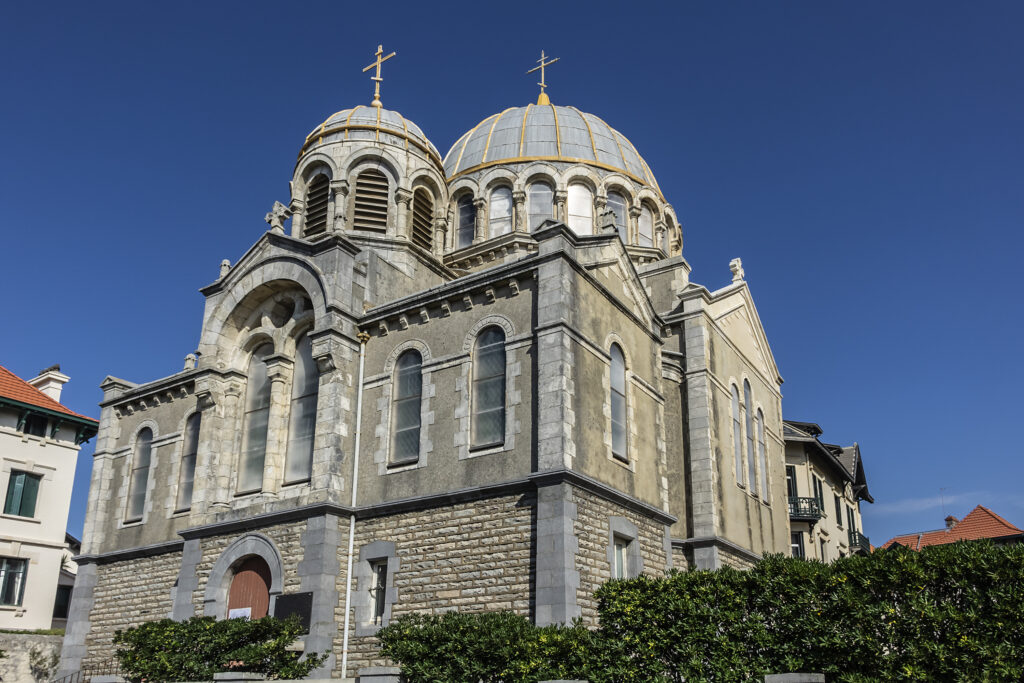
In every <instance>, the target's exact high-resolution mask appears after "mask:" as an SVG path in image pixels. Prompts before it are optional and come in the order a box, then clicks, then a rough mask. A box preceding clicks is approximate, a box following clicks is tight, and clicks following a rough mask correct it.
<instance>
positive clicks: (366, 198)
mask: <svg viewBox="0 0 1024 683" xmlns="http://www.w3.org/2000/svg"><path fill="white" fill-rule="evenodd" d="M352 227H354V228H355V229H356V230H372V231H374V232H384V231H385V230H387V228H388V177H387V176H386V175H384V174H383V173H381V172H380V171H377V170H372V169H371V170H369V171H363V172H362V173H360V174H359V176H358V177H356V203H355V211H354V213H353V217H352Z"/></svg>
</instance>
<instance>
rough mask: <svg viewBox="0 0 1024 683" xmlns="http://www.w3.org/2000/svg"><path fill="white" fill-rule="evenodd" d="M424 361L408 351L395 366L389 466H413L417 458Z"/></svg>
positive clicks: (413, 352) (418, 354)
mask: <svg viewBox="0 0 1024 683" xmlns="http://www.w3.org/2000/svg"><path fill="white" fill-rule="evenodd" d="M422 370H423V357H422V356H421V355H420V352H419V351H416V350H413V349H410V350H408V351H406V352H404V353H403V354H402V355H401V356H399V357H398V362H397V363H395V388H394V398H393V400H392V405H391V408H392V412H393V416H392V418H391V424H392V429H393V430H394V439H393V440H392V446H391V453H392V455H391V462H392V463H407V462H413V461H415V460H417V459H418V458H419V457H420V399H421V395H422V392H423V376H422Z"/></svg>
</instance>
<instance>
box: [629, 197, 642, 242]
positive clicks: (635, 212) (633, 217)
mask: <svg viewBox="0 0 1024 683" xmlns="http://www.w3.org/2000/svg"><path fill="white" fill-rule="evenodd" d="M639 220H640V207H639V206H631V207H629V218H627V219H626V234H627V235H628V237H629V241H628V242H627V244H639V243H640V233H639V227H638V226H639V223H638V221H639Z"/></svg>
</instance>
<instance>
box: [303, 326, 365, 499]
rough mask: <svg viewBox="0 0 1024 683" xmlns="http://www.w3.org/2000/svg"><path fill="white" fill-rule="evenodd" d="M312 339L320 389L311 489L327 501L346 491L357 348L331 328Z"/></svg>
mask: <svg viewBox="0 0 1024 683" xmlns="http://www.w3.org/2000/svg"><path fill="white" fill-rule="evenodd" d="M312 341H313V359H314V360H315V361H316V364H317V370H319V372H320V388H319V391H318V394H317V402H316V439H315V441H314V443H313V471H312V473H311V474H312V476H311V479H310V489H311V490H312V492H313V493H312V496H313V497H314V498H315V499H317V500H329V499H331V497H332V496H335V497H337V496H339V495H340V494H341V492H342V491H344V490H345V473H346V472H347V471H349V470H351V464H350V460H349V458H348V457H346V450H345V448H346V445H347V443H348V442H349V437H350V434H349V426H350V425H351V424H352V423H353V420H354V418H353V415H352V413H353V412H354V398H353V394H354V392H355V387H354V385H353V381H354V377H355V372H354V367H355V365H356V364H357V363H358V360H357V358H358V354H359V347H358V346H357V345H356V344H355V343H354V342H352V341H351V340H350V339H348V338H347V337H343V336H342V335H340V334H338V333H336V332H334V331H333V330H328V331H326V332H323V333H317V334H314V335H313V339H312Z"/></svg>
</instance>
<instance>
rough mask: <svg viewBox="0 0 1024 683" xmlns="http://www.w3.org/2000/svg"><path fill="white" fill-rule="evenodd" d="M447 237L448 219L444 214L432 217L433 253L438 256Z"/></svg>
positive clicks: (442, 250)
mask: <svg viewBox="0 0 1024 683" xmlns="http://www.w3.org/2000/svg"><path fill="white" fill-rule="evenodd" d="M447 237H448V219H447V218H445V217H444V216H436V217H434V243H433V246H434V255H435V256H438V257H440V256H441V255H442V254H443V253H444V250H445V244H446V242H445V240H446V239H447Z"/></svg>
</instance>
